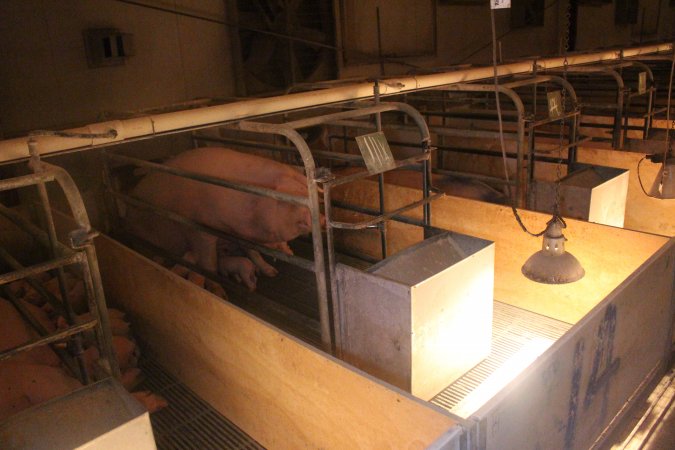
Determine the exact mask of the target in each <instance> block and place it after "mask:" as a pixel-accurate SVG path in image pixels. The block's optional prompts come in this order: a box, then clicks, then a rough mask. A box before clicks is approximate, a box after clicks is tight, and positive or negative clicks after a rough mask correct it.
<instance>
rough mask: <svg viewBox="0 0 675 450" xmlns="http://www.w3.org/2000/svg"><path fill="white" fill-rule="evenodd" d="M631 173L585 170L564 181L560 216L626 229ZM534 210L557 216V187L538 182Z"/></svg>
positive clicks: (535, 188)
mask: <svg viewBox="0 0 675 450" xmlns="http://www.w3.org/2000/svg"><path fill="white" fill-rule="evenodd" d="M628 177H629V171H628V170H625V169H617V168H615V167H602V166H585V167H582V168H581V169H579V170H576V171H574V172H572V173H570V174H569V175H567V176H566V177H563V178H562V179H561V181H560V213H561V214H562V215H563V216H564V217H571V218H573V219H582V220H587V221H589V222H594V223H601V224H603V225H611V226H614V227H621V228H623V221H624V217H625V214H626V198H627V196H628ZM533 202H534V205H533V209H534V210H535V211H540V212H547V213H553V205H554V203H555V184H554V183H551V182H547V181H535V183H534V185H533Z"/></svg>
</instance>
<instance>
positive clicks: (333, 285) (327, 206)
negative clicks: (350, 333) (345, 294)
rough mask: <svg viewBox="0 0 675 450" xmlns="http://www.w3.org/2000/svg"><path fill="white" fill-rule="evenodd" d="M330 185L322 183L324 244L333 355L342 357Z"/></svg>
mask: <svg viewBox="0 0 675 450" xmlns="http://www.w3.org/2000/svg"><path fill="white" fill-rule="evenodd" d="M329 178H330V175H327V177H326V179H329ZM330 198H331V185H330V184H324V186H323V204H324V216H325V217H326V246H327V248H328V277H329V278H328V281H329V283H330V292H331V299H332V307H333V308H332V310H333V318H332V321H331V322H332V324H333V336H334V347H335V356H337V357H338V358H342V330H343V329H344V326H343V324H342V318H343V317H344V315H343V314H342V303H341V302H340V295H339V293H338V289H337V259H336V257H335V242H334V236H333V228H332V227H330V226H329V225H328V224H329V223H330V222H331V220H332V219H331V217H332V216H333V209H332V205H331V199H330Z"/></svg>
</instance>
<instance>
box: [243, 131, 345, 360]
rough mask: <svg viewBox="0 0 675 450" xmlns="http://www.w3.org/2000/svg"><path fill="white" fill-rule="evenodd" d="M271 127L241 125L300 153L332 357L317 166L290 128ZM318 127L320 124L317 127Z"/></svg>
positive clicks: (323, 335) (321, 311)
mask: <svg viewBox="0 0 675 450" xmlns="http://www.w3.org/2000/svg"><path fill="white" fill-rule="evenodd" d="M292 123H296V124H297V123H298V122H289V123H287V124H271V123H261V122H247V121H243V122H240V123H239V124H238V126H239V128H240V129H242V130H245V131H254V132H258V133H266V134H276V135H281V136H284V137H286V138H287V139H288V140H289V141H291V142H292V143H293V144H294V145H295V147H296V148H297V149H298V152H299V153H300V157H301V158H302V162H303V165H304V166H305V175H306V177H307V191H308V193H309V205H308V207H309V211H310V215H311V217H312V246H313V250H314V269H313V270H314V274H315V277H316V287H317V296H318V299H319V318H320V322H321V342H322V344H323V347H324V350H326V351H328V352H330V353H333V352H334V347H333V338H332V335H331V326H330V312H329V305H328V291H327V286H326V267H325V260H324V253H323V238H322V236H321V220H320V215H321V212H320V211H321V210H320V208H319V194H318V189H317V179H316V165H315V163H314V158H313V157H312V153H311V151H310V150H309V147H308V146H307V142H305V140H304V139H303V138H302V136H300V133H298V132H297V131H296V130H295V129H294V128H293V127H292V126H291V125H290V124H292ZM317 125H318V123H317Z"/></svg>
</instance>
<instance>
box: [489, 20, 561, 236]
mask: <svg viewBox="0 0 675 450" xmlns="http://www.w3.org/2000/svg"><path fill="white" fill-rule="evenodd" d="M490 24H491V27H492V69H493V74H494V84H495V101H496V104H497V122H498V123H499V145H500V147H501V151H502V161H503V163H504V177H505V179H506V189H507V190H508V198H509V199H510V200H511V205H510V206H511V211H512V212H513V216H514V217H515V218H516V222H518V225H520V228H521V229H522V230H523V231H524V232H525V233H527V234H529V235H531V236H534V237H539V236H542V235H543V234H544V233H545V232H546V229H548V226H547V227H546V228H545V229H544V230H542V231H540V232H539V233H533V232H531V231H530V230H528V228H527V226H525V224H524V223H523V219H522V218H521V217H520V214H519V213H518V210H517V209H516V206H515V202H516V199H515V198H514V197H513V191H512V190H511V184H510V181H509V170H508V165H507V162H506V160H507V158H506V144H505V143H504V124H503V120H502V109H501V104H500V102H499V90H498V88H499V77H498V73H497V33H496V26H495V10H494V9H492V8H490ZM530 164H532V162H531V161H530ZM560 219H561V223H562V227H563V228H565V227H566V224H565V222H564V221H563V220H562V218H560ZM551 220H555V217H554V218H553V219H551Z"/></svg>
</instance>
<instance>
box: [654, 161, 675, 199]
mask: <svg viewBox="0 0 675 450" xmlns="http://www.w3.org/2000/svg"><path fill="white" fill-rule="evenodd" d="M659 156H662V155H659ZM649 159H650V160H651V161H652V162H661V168H660V169H659V173H658V174H657V175H656V178H655V179H654V184H653V185H652V188H651V190H650V192H649V196H650V197H656V198H660V199H675V156H668V157H663V156H662V158H660V159H661V160H660V161H659V160H658V159H657V158H656V157H655V155H652V157H651V158H649Z"/></svg>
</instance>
